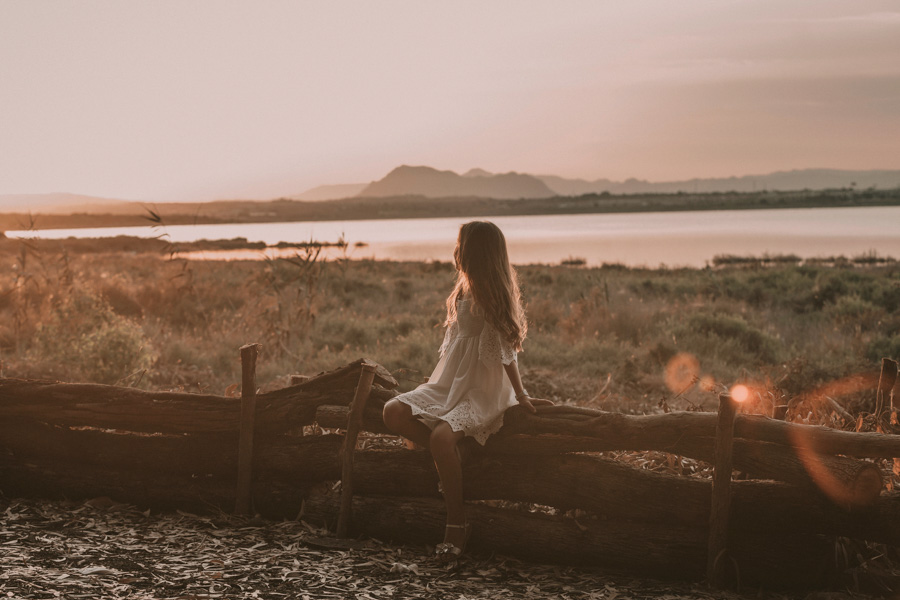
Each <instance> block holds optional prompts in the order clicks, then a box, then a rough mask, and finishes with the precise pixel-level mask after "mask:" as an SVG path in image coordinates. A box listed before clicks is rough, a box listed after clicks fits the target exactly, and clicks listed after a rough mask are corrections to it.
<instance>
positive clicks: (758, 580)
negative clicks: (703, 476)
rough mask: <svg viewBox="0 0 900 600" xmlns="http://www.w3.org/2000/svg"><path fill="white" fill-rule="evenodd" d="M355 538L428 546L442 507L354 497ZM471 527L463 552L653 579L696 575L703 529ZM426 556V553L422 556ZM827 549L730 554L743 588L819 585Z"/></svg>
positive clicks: (511, 520)
mask: <svg viewBox="0 0 900 600" xmlns="http://www.w3.org/2000/svg"><path fill="white" fill-rule="evenodd" d="M337 506H338V498H337V497H336V496H335V495H334V494H313V495H311V496H310V498H309V499H308V500H307V502H306V505H305V510H304V513H303V518H304V519H305V520H309V521H311V522H315V523H323V524H327V525H331V526H333V524H334V520H335V518H336V515H337ZM353 513H354V515H355V517H356V518H354V525H355V532H356V533H357V534H362V535H367V536H371V537H375V538H377V539H380V540H385V541H393V542H404V543H418V544H434V543H436V542H437V541H439V540H440V539H441V536H442V535H443V525H444V518H445V508H444V503H443V502H441V501H439V500H429V499H401V498H388V497H356V498H354V502H353ZM467 515H468V520H469V523H471V524H472V526H473V533H472V537H471V539H470V541H469V546H468V548H469V552H471V553H474V554H485V553H495V552H496V553H500V554H506V555H510V556H515V557H518V558H523V559H528V560H536V561H540V562H553V563H560V564H567V565H569V564H580V565H591V566H604V567H611V568H614V569H622V570H625V571H629V572H632V573H636V574H641V575H651V576H654V577H670V578H676V579H688V580H696V579H699V578H701V577H702V576H703V571H704V565H705V557H706V529H705V528H704V527H685V526H679V525H678V524H674V523H672V524H669V525H668V526H667V527H658V526H655V525H648V524H645V523H641V522H625V521H623V520H621V519H609V520H602V519H599V518H597V519H590V518H584V519H575V518H568V517H560V516H549V515H543V514H535V513H528V512H522V511H516V510H509V509H501V508H493V507H489V506H485V505H469V506H468V507H467ZM426 551H427V550H426ZM831 552H832V546H831V544H830V543H828V541H827V540H824V539H822V538H819V537H817V536H808V535H791V536H785V535H779V536H775V537H770V536H759V535H755V534H752V533H747V532H741V533H739V534H738V535H736V536H735V543H734V553H733V556H734V557H735V559H736V560H737V561H738V565H739V567H740V572H741V582H742V583H744V584H749V585H773V586H775V585H777V586H779V587H784V586H791V587H809V586H815V585H821V584H822V582H823V581H824V579H825V577H826V575H827V574H828V573H829V572H831V571H832V568H831V566H830V562H829V560H830V556H831Z"/></svg>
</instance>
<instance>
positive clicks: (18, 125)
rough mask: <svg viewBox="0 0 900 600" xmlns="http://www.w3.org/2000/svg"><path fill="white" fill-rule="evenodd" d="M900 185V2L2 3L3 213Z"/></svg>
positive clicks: (0, 150) (133, 0) (156, 0)
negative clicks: (454, 182) (753, 185)
mask: <svg viewBox="0 0 900 600" xmlns="http://www.w3.org/2000/svg"><path fill="white" fill-rule="evenodd" d="M400 164H413V165H430V166H434V167H437V168H440V169H452V170H455V171H458V172H462V171H466V170H468V169H470V168H472V167H480V168H484V169H487V170H489V171H495V172H506V171H520V172H531V173H538V174H551V173H552V174H558V175H563V176H568V177H582V178H587V179H596V178H601V177H606V178H610V179H624V178H627V177H638V178H642V179H650V180H668V179H686V178H690V177H695V176H696V177H710V176H727V175H743V174H753V173H764V172H769V171H775V170H783V169H792V168H806V167H832V168H847V169H872V168H894V169H896V168H900V2H898V1H897V0H890V1H888V0H841V1H829V0H809V1H798V0H772V1H764V0H759V1H756V0H754V1H749V0H679V1H678V2H673V1H671V0H616V1H603V0H591V1H583V2H578V1H564V2H552V1H550V0H547V1H541V2H537V1H525V0H516V1H510V2H497V1H485V0H477V1H473V2H467V1H460V0H454V1H453V2H423V1H421V0H410V1H408V2H407V1H403V2H399V1H391V0H379V1H377V2H369V1H359V2H352V3H351V2H340V1H334V0H327V1H322V2H304V1H301V0H293V1H289V2H287V1H285V2H279V1H275V0H266V1H258V0H253V1H250V0H247V1H226V0H214V1H198V0H173V1H163V0H153V1H146V2H144V1H139V0H129V1H122V0H112V1H90V0H85V1H79V2H58V1H55V0H54V1H52V2H51V1H44V0H21V1H18V0H16V1H14V0H0V194H3V193H45V192H60V191H66V192H73V193H81V194H89V195H97V196H106V197H116V198H125V199H133V200H148V201H153V200H159V201H167V200H206V199H212V198H272V197H277V196H282V195H292V194H297V193H300V192H303V191H304V190H306V189H308V188H310V187H313V186H316V185H320V184H329V183H357V182H366V181H371V180H374V179H379V178H381V177H382V176H383V175H384V174H386V173H387V172H388V171H389V170H390V169H392V168H394V167H396V166H398V165H400Z"/></svg>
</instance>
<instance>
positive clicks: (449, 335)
mask: <svg viewBox="0 0 900 600" xmlns="http://www.w3.org/2000/svg"><path fill="white" fill-rule="evenodd" d="M458 331H459V325H457V323H456V321H453V322H452V323H450V325H448V326H447V331H446V333H444V342H443V343H442V344H441V349H440V355H441V356H444V353H446V352H447V348H449V347H450V342H452V341H453V340H454V338H456V334H457V332H458Z"/></svg>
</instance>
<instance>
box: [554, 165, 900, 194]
mask: <svg viewBox="0 0 900 600" xmlns="http://www.w3.org/2000/svg"><path fill="white" fill-rule="evenodd" d="M536 177H537V178H538V179H540V180H541V181H543V182H544V183H546V184H547V186H548V187H549V188H550V189H552V190H553V191H554V192H556V193H558V194H559V195H561V196H581V195H583V194H602V193H603V192H609V193H610V194H674V193H677V192H685V193H699V194H703V193H709V192H761V191H764V190H773V191H792V190H827V189H840V188H851V187H855V188H856V189H866V188H870V187H874V188H877V189H892V188H896V187H900V170H894V171H887V170H881V171H845V170H838V169H797V170H793V171H777V172H775V173H769V174H767V175H744V176H742V177H719V178H710V179H687V180H684V181H657V182H652V181H644V180H641V179H627V180H625V181H622V182H617V181H610V180H609V179H597V180H595V181H586V180H584V179H564V178H562V177H557V176H555V175H537V176H536Z"/></svg>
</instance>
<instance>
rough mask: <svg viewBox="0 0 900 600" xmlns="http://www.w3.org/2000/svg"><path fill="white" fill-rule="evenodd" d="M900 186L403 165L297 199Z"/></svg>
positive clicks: (854, 179) (846, 179)
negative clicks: (572, 175) (620, 177)
mask: <svg viewBox="0 0 900 600" xmlns="http://www.w3.org/2000/svg"><path fill="white" fill-rule="evenodd" d="M870 187H874V188H878V189H888V188H895V187H900V170H872V171H850V170H839V169H797V170H793V171H777V172H774V173H768V174H765V175H745V176H742V177H717V178H705V179H701V178H695V179H686V180H682V181H656V182H654V181H646V180H642V179H626V180H625V181H612V180H610V179H595V180H593V181H588V180H585V179H566V178H564V177H558V176H556V175H529V174H526V173H503V174H495V173H490V172H488V171H485V170H483V169H472V170H470V171H467V172H466V173H464V174H462V175H460V174H457V173H455V172H453V171H439V170H437V169H433V168H431V167H422V166H419V167H411V166H406V165H404V166H400V167H397V168H396V169H394V170H393V171H391V172H390V173H388V174H387V175H386V176H385V177H384V178H383V179H379V180H378V181H373V182H372V183H368V184H365V183H358V184H343V185H339V186H320V187H317V188H313V189H311V190H308V191H306V192H304V193H302V194H298V195H297V196H293V197H292V198H291V199H293V200H308V201H309V200H326V199H338V198H349V197H353V196H358V197H372V198H381V197H387V196H406V195H410V196H412V195H414V196H425V197H427V198H448V197H454V196H474V197H481V198H498V199H512V198H549V197H552V196H583V195H585V194H603V193H609V194H675V193H678V192H685V193H708V192H760V191H764V190H772V191H790V190H804V189H808V190H824V189H837V188H856V189H865V188H870Z"/></svg>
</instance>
